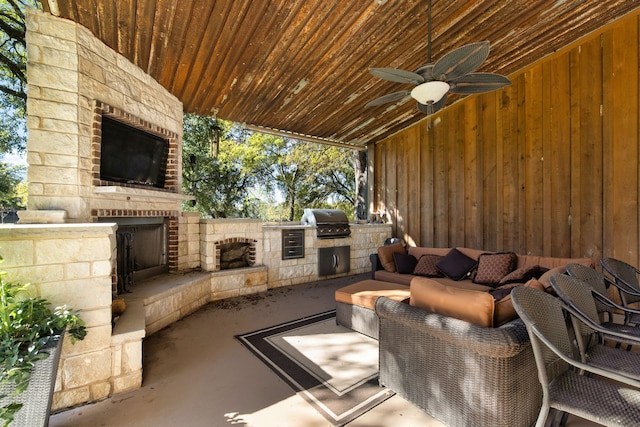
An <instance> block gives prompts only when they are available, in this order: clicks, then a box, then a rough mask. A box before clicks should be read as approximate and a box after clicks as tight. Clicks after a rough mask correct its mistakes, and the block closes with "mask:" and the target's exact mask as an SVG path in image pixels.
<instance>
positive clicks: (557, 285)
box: [551, 274, 600, 358]
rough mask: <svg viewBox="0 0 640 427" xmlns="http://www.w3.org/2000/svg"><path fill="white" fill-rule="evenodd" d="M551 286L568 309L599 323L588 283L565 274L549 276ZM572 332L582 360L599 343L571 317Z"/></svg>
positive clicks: (585, 327) (583, 326) (592, 333)
mask: <svg viewBox="0 0 640 427" xmlns="http://www.w3.org/2000/svg"><path fill="white" fill-rule="evenodd" d="M551 286H552V287H553V290H554V291H556V294H558V296H559V297H560V299H562V301H564V303H565V304H567V305H568V306H570V307H573V308H574V309H575V310H577V311H578V312H580V313H582V314H583V315H584V316H586V317H588V318H589V319H591V320H592V321H593V322H594V323H597V324H599V323H600V316H599V315H598V309H597V307H596V300H595V298H594V297H593V293H592V292H593V290H592V288H591V286H589V284H588V283H585V282H583V281H582V280H580V279H576V278H575V277H571V276H567V275H566V274H555V275H553V276H551ZM571 322H572V324H573V331H574V332H575V334H576V340H577V341H578V347H579V349H580V353H581V355H582V357H583V358H584V357H585V355H586V353H587V352H588V350H589V349H590V348H591V347H593V346H594V345H596V344H598V343H599V335H598V333H597V332H596V331H595V330H593V329H592V328H591V327H589V326H588V325H587V324H585V323H584V322H582V321H580V320H578V319H576V318H575V317H574V316H572V317H571Z"/></svg>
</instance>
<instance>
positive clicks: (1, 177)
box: [0, 162, 25, 210]
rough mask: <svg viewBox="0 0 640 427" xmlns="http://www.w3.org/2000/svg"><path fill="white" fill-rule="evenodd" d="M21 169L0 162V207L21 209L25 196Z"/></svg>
mask: <svg viewBox="0 0 640 427" xmlns="http://www.w3.org/2000/svg"><path fill="white" fill-rule="evenodd" d="M22 173H23V170H22V168H21V167H18V166H10V165H8V164H6V163H2V162H0V207H2V208H3V209H14V210H18V209H23V208H24V207H25V198H24V194H23V192H22V191H23V188H24V187H23V186H20V185H19V184H20V182H21V181H22Z"/></svg>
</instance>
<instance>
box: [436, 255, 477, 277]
mask: <svg viewBox="0 0 640 427" xmlns="http://www.w3.org/2000/svg"><path fill="white" fill-rule="evenodd" d="M476 264H477V261H476V260H475V259H473V258H471V257H468V256H466V255H465V254H463V253H462V252H460V251H459V250H458V249H456V248H453V249H451V250H450V251H449V253H448V254H446V255H445V256H444V257H442V259H441V260H440V261H438V262H437V263H436V267H437V268H438V270H440V271H441V272H442V273H443V274H444V275H445V276H447V277H448V278H450V279H452V280H462V279H464V278H465V277H467V274H469V272H470V271H471V270H472V269H473V268H474V267H475V266H476Z"/></svg>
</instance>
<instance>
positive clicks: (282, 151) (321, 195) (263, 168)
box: [244, 133, 355, 221]
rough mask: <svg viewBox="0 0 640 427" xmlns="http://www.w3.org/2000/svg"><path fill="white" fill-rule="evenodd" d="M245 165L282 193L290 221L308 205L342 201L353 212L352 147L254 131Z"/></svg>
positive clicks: (260, 178)
mask: <svg viewBox="0 0 640 427" xmlns="http://www.w3.org/2000/svg"><path fill="white" fill-rule="evenodd" d="M244 166H245V168H246V169H247V170H248V171H251V173H253V174H255V175H256V176H258V177H259V182H260V183H261V185H262V186H263V188H265V189H266V190H267V191H279V192H280V193H281V194H282V196H283V197H284V203H285V206H286V211H287V215H286V217H287V219H288V220H289V221H293V220H294V219H296V218H298V219H299V218H300V217H301V216H302V211H303V209H304V208H305V207H314V208H322V207H337V205H339V204H341V206H340V207H342V208H343V209H344V210H346V211H347V214H353V203H354V197H355V194H354V192H355V178H354V168H353V152H352V150H349V149H343V148H339V147H334V146H329V145H324V144H316V143H311V142H305V141H297V140H294V139H290V138H283V137H280V136H274V135H266V134H260V133H254V134H252V135H251V136H250V137H249V139H248V148H247V152H246V155H245V160H244ZM345 208H346V209H345Z"/></svg>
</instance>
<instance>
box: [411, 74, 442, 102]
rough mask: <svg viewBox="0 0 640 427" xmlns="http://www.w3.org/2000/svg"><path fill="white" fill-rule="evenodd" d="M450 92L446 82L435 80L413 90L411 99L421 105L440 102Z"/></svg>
mask: <svg viewBox="0 0 640 427" xmlns="http://www.w3.org/2000/svg"><path fill="white" fill-rule="evenodd" d="M448 91H449V85H448V84H447V83H445V82H441V81H438V80H434V81H431V82H426V83H422V84H420V85H418V86H416V87H414V88H413V90H412V91H411V97H412V98H413V99H415V100H416V101H418V102H419V103H421V104H425V105H426V104H427V103H429V102H433V103H435V102H438V101H440V100H441V99H442V97H443V96H444V95H445V94H446V93H447V92H448Z"/></svg>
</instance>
